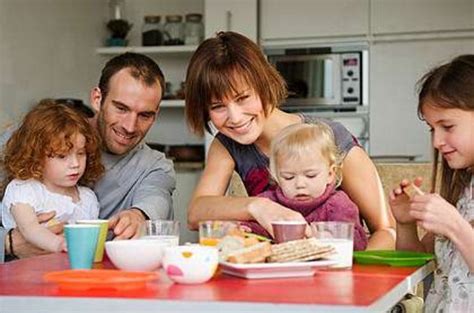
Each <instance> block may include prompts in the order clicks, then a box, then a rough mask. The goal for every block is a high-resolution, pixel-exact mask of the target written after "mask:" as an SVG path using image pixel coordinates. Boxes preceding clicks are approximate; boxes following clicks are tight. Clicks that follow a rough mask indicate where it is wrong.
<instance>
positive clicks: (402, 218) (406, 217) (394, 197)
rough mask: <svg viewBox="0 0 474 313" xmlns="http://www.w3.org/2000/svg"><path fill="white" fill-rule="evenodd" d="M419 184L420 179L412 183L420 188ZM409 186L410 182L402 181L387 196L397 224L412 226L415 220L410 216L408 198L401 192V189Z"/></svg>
mask: <svg viewBox="0 0 474 313" xmlns="http://www.w3.org/2000/svg"><path fill="white" fill-rule="evenodd" d="M421 182H422V181H421V179H418V178H417V179H415V181H414V183H415V185H417V186H420V185H421ZM410 184H411V182H410V181H408V180H407V179H404V180H402V181H401V182H400V185H399V186H397V187H396V188H395V189H393V190H392V191H391V192H390V194H389V204H390V207H391V209H392V213H393V216H394V217H395V219H396V220H397V223H398V224H414V223H415V222H416V219H415V218H414V217H413V216H411V215H410V198H409V197H408V195H407V194H405V193H404V192H403V188H405V187H407V186H408V185H410Z"/></svg>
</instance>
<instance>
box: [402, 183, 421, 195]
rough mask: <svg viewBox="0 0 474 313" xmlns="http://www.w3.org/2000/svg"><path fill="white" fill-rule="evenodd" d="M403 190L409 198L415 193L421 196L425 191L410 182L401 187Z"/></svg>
mask: <svg viewBox="0 0 474 313" xmlns="http://www.w3.org/2000/svg"><path fill="white" fill-rule="evenodd" d="M403 192H404V193H405V194H406V195H407V196H408V197H409V198H410V199H411V198H413V197H414V196H416V195H419V196H422V195H424V194H425V193H424V192H423V191H422V190H421V189H420V188H419V187H418V186H416V185H415V184H413V183H411V184H410V185H408V186H406V187H404V188H403Z"/></svg>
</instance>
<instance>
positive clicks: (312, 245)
mask: <svg viewBox="0 0 474 313" xmlns="http://www.w3.org/2000/svg"><path fill="white" fill-rule="evenodd" d="M334 252H335V249H334V247H333V246H332V245H322V244H320V243H318V241H317V239H316V238H308V239H299V240H293V241H287V242H284V243H280V244H276V245H272V254H271V255H270V257H269V258H268V261H269V262H278V263H281V262H304V261H313V260H317V259H322V258H325V257H327V256H329V255H331V254H333V253H334Z"/></svg>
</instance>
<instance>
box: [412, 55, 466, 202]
mask: <svg viewBox="0 0 474 313" xmlns="http://www.w3.org/2000/svg"><path fill="white" fill-rule="evenodd" d="M418 84H419V86H420V88H419V96H418V116H419V117H420V118H421V119H423V107H424V106H425V105H427V103H428V102H429V104H430V105H435V106H437V107H439V108H445V109H460V110H465V111H474V55H472V54H466V55H460V56H458V57H456V58H455V59H453V60H452V61H451V62H449V63H446V64H443V65H441V66H439V67H436V68H434V69H432V70H431V71H430V72H428V73H427V74H425V75H424V76H423V77H422V78H421V79H420V81H419V82H418ZM440 163H441V164H440ZM439 165H441V166H439ZM439 167H441V185H440V194H441V196H442V197H443V198H445V199H446V200H447V201H448V202H449V203H451V204H453V205H456V202H457V201H458V200H459V198H460V196H461V194H462V192H463V190H464V188H465V186H467V185H468V184H469V179H470V177H471V172H470V171H469V169H452V168H450V167H449V165H448V163H447V162H446V160H444V159H441V160H440V157H439V151H438V150H437V149H434V158H433V175H432V180H431V189H432V192H433V191H434V190H435V189H436V181H437V176H438V168H439Z"/></svg>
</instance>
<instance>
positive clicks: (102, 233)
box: [76, 219, 109, 263]
mask: <svg viewBox="0 0 474 313" xmlns="http://www.w3.org/2000/svg"><path fill="white" fill-rule="evenodd" d="M76 224H84V225H99V227H100V230H99V237H98V238H97V247H96V250H95V254H94V263H96V262H102V259H103V258H104V246H105V240H106V239H107V231H108V229H109V221H108V220H100V219H97V220H77V221H76Z"/></svg>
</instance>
